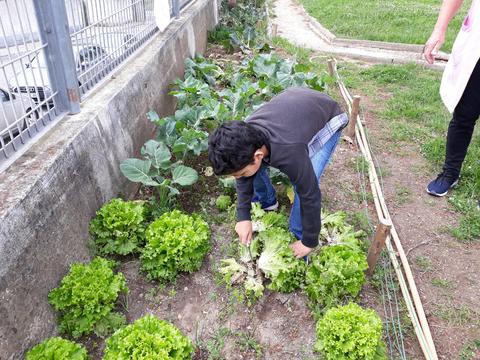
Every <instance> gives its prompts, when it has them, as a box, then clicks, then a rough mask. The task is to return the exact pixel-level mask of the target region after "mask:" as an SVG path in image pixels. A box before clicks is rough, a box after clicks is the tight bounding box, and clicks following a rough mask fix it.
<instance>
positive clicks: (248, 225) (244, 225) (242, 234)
mask: <svg viewBox="0 0 480 360" xmlns="http://www.w3.org/2000/svg"><path fill="white" fill-rule="evenodd" d="M235 231H236V232H237V234H238V237H239V238H240V242H241V243H242V244H243V245H249V244H250V241H252V235H253V229H252V222H251V221H250V220H244V221H239V222H237V225H235Z"/></svg>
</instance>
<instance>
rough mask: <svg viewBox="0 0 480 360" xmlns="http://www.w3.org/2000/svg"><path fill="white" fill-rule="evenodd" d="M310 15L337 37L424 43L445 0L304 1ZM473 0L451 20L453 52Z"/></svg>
mask: <svg viewBox="0 0 480 360" xmlns="http://www.w3.org/2000/svg"><path fill="white" fill-rule="evenodd" d="M300 1H301V3H302V4H303V6H304V7H305V9H306V10H307V11H308V13H309V14H310V15H312V16H313V17H315V18H316V19H318V20H319V22H320V23H321V24H322V25H324V26H325V27H326V28H328V29H329V30H330V31H331V32H333V33H334V34H335V35H336V36H339V37H346V38H352V39H363V40H377V41H389V42H399V43H406V44H424V43H425V42H426V40H427V39H428V37H429V36H430V34H431V32H432V29H433V26H434V25H435V22H436V20H437V16H438V12H439V10H440V6H441V4H442V1H441V0H421V1H416V0H367V1H365V0H334V1H332V0H300ZM470 4H471V0H466V1H465V2H464V4H463V6H462V8H461V9H460V11H459V12H458V14H457V16H456V17H455V18H454V19H452V21H451V22H450V26H449V30H448V33H447V37H446V41H445V44H444V47H443V50H444V51H447V52H450V50H451V48H452V45H453V41H454V40H455V36H456V34H457V32H458V31H459V29H460V26H461V23H462V21H463V18H464V17H465V15H466V13H467V11H468V8H469V6H470Z"/></svg>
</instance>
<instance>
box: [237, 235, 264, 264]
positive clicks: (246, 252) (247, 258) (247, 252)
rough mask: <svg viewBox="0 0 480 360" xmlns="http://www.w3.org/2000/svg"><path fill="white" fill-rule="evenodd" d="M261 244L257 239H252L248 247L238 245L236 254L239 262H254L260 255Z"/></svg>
mask: <svg viewBox="0 0 480 360" xmlns="http://www.w3.org/2000/svg"><path fill="white" fill-rule="evenodd" d="M261 246H262V244H261V243H260V240H259V239H258V238H257V237H254V238H253V239H252V241H251V242H250V245H249V246H246V245H243V244H241V243H239V244H238V253H239V254H240V261H241V262H243V263H245V264H246V263H248V262H252V261H254V260H255V259H256V258H258V256H259V255H260V249H261Z"/></svg>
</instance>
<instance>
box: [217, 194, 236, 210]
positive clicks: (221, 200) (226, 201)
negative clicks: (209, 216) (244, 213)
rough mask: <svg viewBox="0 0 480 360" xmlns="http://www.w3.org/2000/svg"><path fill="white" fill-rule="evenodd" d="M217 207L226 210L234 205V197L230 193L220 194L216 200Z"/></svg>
mask: <svg viewBox="0 0 480 360" xmlns="http://www.w3.org/2000/svg"><path fill="white" fill-rule="evenodd" d="M215 205H217V209H218V210H220V211H226V210H228V208H229V207H230V205H232V198H231V197H230V196H228V195H220V196H219V197H218V198H217V200H216V201H215Z"/></svg>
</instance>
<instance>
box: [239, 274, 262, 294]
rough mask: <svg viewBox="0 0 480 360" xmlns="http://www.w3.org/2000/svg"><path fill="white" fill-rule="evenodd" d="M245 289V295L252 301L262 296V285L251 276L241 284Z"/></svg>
mask: <svg viewBox="0 0 480 360" xmlns="http://www.w3.org/2000/svg"><path fill="white" fill-rule="evenodd" d="M243 286H244V287H245V294H246V295H247V296H248V297H251V298H253V299H258V298H260V297H262V295H263V290H264V287H263V284H262V282H261V281H260V280H259V279H256V278H254V277H253V276H247V279H246V280H245V282H244V283H243Z"/></svg>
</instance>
